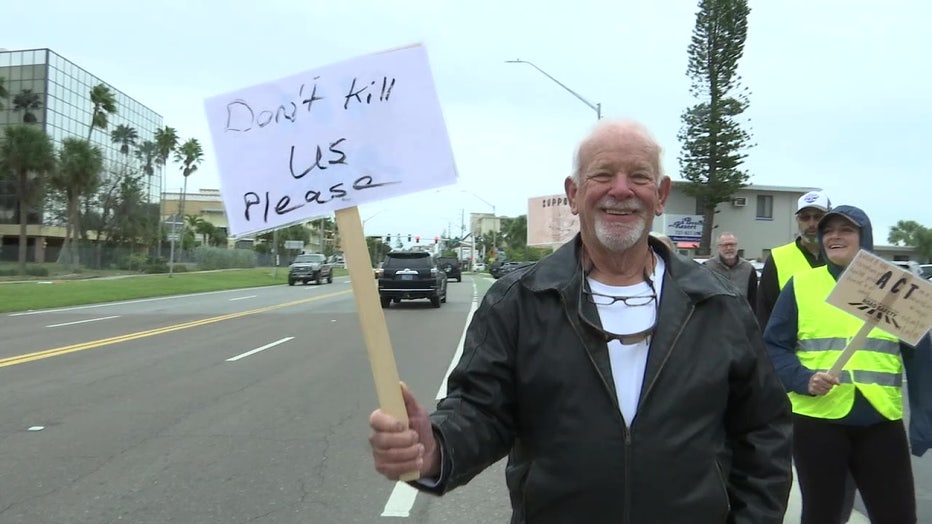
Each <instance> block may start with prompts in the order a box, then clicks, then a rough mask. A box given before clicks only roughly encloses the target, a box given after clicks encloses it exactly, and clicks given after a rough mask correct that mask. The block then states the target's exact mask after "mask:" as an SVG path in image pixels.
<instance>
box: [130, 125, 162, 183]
mask: <svg viewBox="0 0 932 524" xmlns="http://www.w3.org/2000/svg"><path fill="white" fill-rule="evenodd" d="M130 129H132V128H130ZM133 131H134V132H135V130H133ZM157 156H158V148H157V147H156V145H155V142H153V141H151V140H146V141H144V142H143V143H141V144H139V145H138V146H136V159H137V160H139V161H140V162H141V163H142V172H143V173H145V174H146V177H148V178H152V175H154V174H155V167H154V164H155V160H156V157H157Z"/></svg>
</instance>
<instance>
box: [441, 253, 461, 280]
mask: <svg viewBox="0 0 932 524" xmlns="http://www.w3.org/2000/svg"><path fill="white" fill-rule="evenodd" d="M437 266H438V267H439V268H440V269H442V270H443V272H444V273H446V274H447V278H455V279H456V281H457V282H462V281H463V267H462V263H461V262H460V261H459V259H458V258H456V257H437Z"/></svg>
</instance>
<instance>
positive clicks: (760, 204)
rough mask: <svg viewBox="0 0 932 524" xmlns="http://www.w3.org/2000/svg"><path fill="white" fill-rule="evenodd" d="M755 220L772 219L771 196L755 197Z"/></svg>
mask: <svg viewBox="0 0 932 524" xmlns="http://www.w3.org/2000/svg"><path fill="white" fill-rule="evenodd" d="M757 218H760V219H767V220H771V219H773V196H772V195H757Z"/></svg>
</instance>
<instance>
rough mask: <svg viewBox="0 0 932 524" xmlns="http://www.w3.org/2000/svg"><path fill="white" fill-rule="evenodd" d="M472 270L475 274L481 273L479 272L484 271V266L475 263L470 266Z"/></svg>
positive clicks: (480, 263)
mask: <svg viewBox="0 0 932 524" xmlns="http://www.w3.org/2000/svg"><path fill="white" fill-rule="evenodd" d="M472 270H473V271H475V272H477V273H481V272H483V271H485V264H483V263H482V262H476V263H475V264H474V265H473V266H472Z"/></svg>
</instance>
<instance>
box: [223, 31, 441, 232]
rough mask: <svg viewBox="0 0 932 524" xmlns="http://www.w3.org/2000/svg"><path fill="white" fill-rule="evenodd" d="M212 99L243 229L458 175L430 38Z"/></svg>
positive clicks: (233, 221) (228, 190) (232, 211)
mask: <svg viewBox="0 0 932 524" xmlns="http://www.w3.org/2000/svg"><path fill="white" fill-rule="evenodd" d="M205 107H206V111H207V119H208V124H209V126H210V131H211V137H212V139H213V144H214V151H215V153H216V155H217V162H218V165H219V172H220V187H221V193H222V194H223V202H224V206H225V208H226V214H227V220H228V222H229V228H230V232H231V234H232V235H234V236H240V235H243V234H247V233H254V232H258V231H265V230H270V229H274V228H277V227H279V226H283V225H286V224H292V223H294V222H297V221H301V220H304V219H311V218H313V217H318V216H321V215H324V214H327V213H329V212H331V211H335V210H338V209H343V208H347V207H353V206H358V205H359V204H363V203H367V202H373V201H376V200H381V199H385V198H389V197H395V196H399V195H403V194H407V193H412V192H416V191H421V190H424V189H429V188H433V187H439V186H443V185H448V184H452V183H455V182H456V168H455V165H454V161H453V153H452V149H451V147H450V141H449V138H448V136H447V130H446V127H445V125H444V121H443V115H442V113H441V110H440V102H439V99H438V97H437V94H436V92H435V89H434V82H433V78H432V76H431V72H430V65H429V63H428V59H427V52H426V50H425V49H424V47H423V46H420V45H417V46H411V47H405V48H402V49H397V50H393V51H387V52H383V53H375V54H370V55H365V56H361V57H358V58H354V59H351V60H347V61H344V62H340V63H337V64H332V65H329V66H324V67H320V68H317V69H312V70H309V71H305V72H303V73H299V74H296V75H293V76H289V77H287V78H283V79H280V80H274V81H271V82H267V83H263V84H259V85H255V86H252V87H248V88H245V89H240V90H237V91H233V92H230V93H226V94H223V95H219V96H215V97H212V98H210V99H208V100H207V101H206V102H205Z"/></svg>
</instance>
